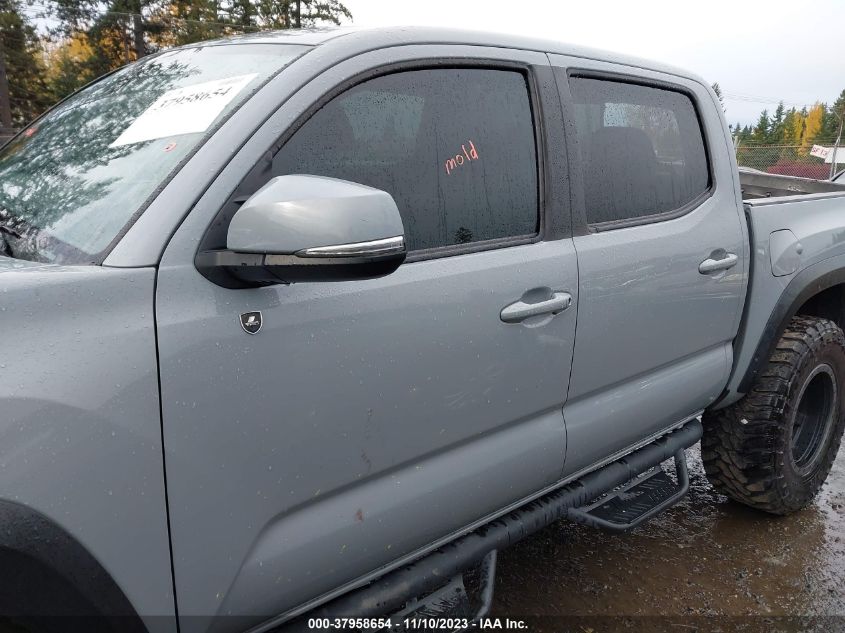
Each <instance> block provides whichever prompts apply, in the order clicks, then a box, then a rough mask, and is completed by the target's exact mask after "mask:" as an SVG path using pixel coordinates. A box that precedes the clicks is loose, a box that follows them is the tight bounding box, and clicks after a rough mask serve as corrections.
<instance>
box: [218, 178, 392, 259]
mask: <svg viewBox="0 0 845 633" xmlns="http://www.w3.org/2000/svg"><path fill="white" fill-rule="evenodd" d="M404 234H405V231H404V228H403V227H402V218H401V216H400V215H399V209H397V208H396V203H395V202H394V201H393V198H392V197H391V195H390V194H389V193H386V192H384V191H379V190H378V189H374V188H372V187H366V186H364V185H359V184H356V183H352V182H346V181H344V180H338V179H337V178H326V177H323V176H309V175H304V174H298V175H289V176H278V177H276V178H273V179H271V180H270V181H269V182H268V183H267V184H266V185H264V186H263V187H261V189H259V190H258V191H256V192H255V193H254V194H253V195H252V196H250V198H249V200H247V201H246V202H245V203H244V204H243V206H242V207H241V208H240V209H238V211H237V213H235V216H234V217H233V218H232V221H231V222H230V223H229V231H228V234H227V240H226V246H227V247H228V248H229V249H231V250H233V251H239V252H243V253H274V254H292V253H296V252H298V251H301V250H306V249H310V248H319V247H323V246H338V245H342V244H354V243H357V242H370V241H375V240H383V239H385V238H389V237H397V236H402V235H404Z"/></svg>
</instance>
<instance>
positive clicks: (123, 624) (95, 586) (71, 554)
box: [0, 500, 146, 633]
mask: <svg viewBox="0 0 845 633" xmlns="http://www.w3.org/2000/svg"><path fill="white" fill-rule="evenodd" d="M0 569H2V570H3V576H4V578H3V581H2V582H0V620H2V619H3V618H5V619H7V620H11V621H13V622H15V623H17V625H18V626H20V627H21V628H22V630H24V631H27V630H32V631H39V632H40V631H45V632H46V631H53V630H56V631H70V630H74V627H78V628H79V630H84V631H91V632H94V631H97V632H99V631H104V632H106V631H128V632H131V633H135V632H137V633H142V632H144V631H146V627H145V626H144V625H143V623H142V622H141V619H140V618H139V617H138V614H137V613H136V612H135V609H134V608H133V606H132V604H131V603H130V602H129V600H128V599H127V597H126V596H125V594H124V593H123V591H122V590H121V589H120V587H119V586H118V585H117V583H116V582H115V581H114V579H113V578H112V577H111V575H110V574H109V573H108V572H107V571H106V570H105V569H104V568H103V566H102V565H100V563H99V562H98V561H97V560H96V559H95V558H94V557H93V556H92V555H91V553H90V552H89V551H88V550H87V549H86V548H85V547H84V546H83V545H82V544H81V543H80V542H79V541H77V540H76V539H75V538H74V537H73V536H71V535H70V534H69V533H68V532H67V531H66V530H64V529H63V528H62V527H61V526H59V525H58V524H56V523H55V522H54V521H52V520H51V519H49V518H48V517H46V516H44V515H43V514H41V513H40V512H38V511H37V510H34V509H33V508H30V507H28V506H25V505H23V504H20V503H17V502H14V501H8V500H0Z"/></svg>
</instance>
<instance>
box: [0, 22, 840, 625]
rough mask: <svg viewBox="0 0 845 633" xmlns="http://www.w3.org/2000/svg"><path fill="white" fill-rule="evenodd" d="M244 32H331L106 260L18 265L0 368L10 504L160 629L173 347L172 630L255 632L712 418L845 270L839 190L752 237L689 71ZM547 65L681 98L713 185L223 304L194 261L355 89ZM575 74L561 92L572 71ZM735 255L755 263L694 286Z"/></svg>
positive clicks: (581, 52)
mask: <svg viewBox="0 0 845 633" xmlns="http://www.w3.org/2000/svg"><path fill="white" fill-rule="evenodd" d="M250 40H251V41H265V40H267V41H273V42H278V43H279V44H280V46H281V45H284V43H285V42H288V43H295V44H306V45H316V46H315V48H314V49H313V50H311V51H310V52H308V53H306V54H305V55H303V56H302V57H301V58H300V59H298V60H297V61H296V62H294V63H293V64H292V65H291V66H290V67H289V68H288V69H286V70H285V71H284V72H282V73H281V74H280V75H279V76H278V77H277V78H275V79H274V80H272V81H271V82H270V83H269V84H268V85H267V86H266V87H264V88H263V89H262V90H260V91H259V93H258V94H257V95H256V96H255V97H253V98H252V99H251V100H249V101H248V102H247V103H246V104H245V105H244V106H243V107H242V108H241V109H240V110H238V111H237V112H236V113H235V114H234V115H233V116H232V117H231V118H230V119H229V120H228V121H227V122H226V123H225V124H224V125H223V126H222V127H221V129H220V130H219V131H218V132H217V133H216V134H214V136H213V137H212V138H211V139H210V140H209V141H208V142H207V143H206V144H205V145H204V146H203V147H202V148H200V150H199V151H198V152H197V154H196V155H195V156H194V157H193V158H191V159H190V160H189V161H188V163H187V164H186V165H185V167H184V168H183V169H182V170H181V171H180V172H179V173H178V174H177V175H176V176H175V177H174V178H173V179H172V180H171V182H170V183H169V184H168V185H167V186H166V187H165V188H164V189H163V190H162V191H161V193H160V194H159V196H158V197H157V198H156V200H155V201H154V202H153V203H152V205H151V206H150V207H149V208H148V209H147V211H146V212H145V213H144V214H143V215H142V216H141V218H140V219H139V220H138V221H137V222H136V223H135V224H134V225H133V226H132V227H131V228H130V229H129V231H128V232H127V233H126V235H125V236H124V237H123V239H122V240H121V242H120V243H119V244H118V246H117V247H116V248H115V249H114V250H113V251H112V253H111V254H110V255H109V257H108V258H107V260H106V267H59V266H42V265H38V264H30V263H25V262H14V261H12V260H8V259H5V258H0V322H3V323H4V324H5V326H6V328H5V331H7V332H14V333H16V336H8V337H6V339H5V340H4V357H3V362H2V364H0V393H2V395H3V416H2V417H0V439H1V440H2V441H0V473H2V477H0V498H2V499H9V500H14V501H16V502H19V503H21V504H24V505H28V506H29V507H31V508H34V509H35V510H37V511H39V512H41V513H42V514H44V515H45V516H47V517H48V518H49V519H50V520H52V521H54V522H55V523H57V524H58V525H60V526H61V527H62V528H64V529H65V530H67V531H68V532H69V533H70V534H71V535H72V536H73V537H74V538H76V539H77V540H78V541H79V542H80V543H82V544H83V545H84V546H85V547H86V548H88V549H89V551H90V552H91V554H92V555H93V556H94V557H95V558H96V559H97V560H98V561H99V562H100V563H101V564H102V565H103V567H104V568H105V569H106V570H107V571H108V572H109V573H110V574H112V575H113V576H114V578H115V580H116V582H117V583H118V585H119V586H120V587H121V589H122V590H123V591H124V592H125V593H126V595H127V597H128V598H129V599H130V600H131V601H132V603H133V604H134V605H135V607H136V608H137V610H138V611H139V612H141V613H143V614H144V615H147V616H153V615H169V616H172V615H173V613H174V588H173V587H172V586H171V579H170V566H169V562H170V561H169V560H168V543H167V536H168V535H167V523H166V521H167V518H166V513H165V505H164V478H163V472H164V471H163V466H164V464H163V463H162V442H161V435H160V433H161V426H160V420H159V400H158V398H159V394H158V388H157V375H156V374H157V366H156V363H157V358H156V351H158V361H159V362H160V367H159V371H160V377H161V387H162V392H161V409H162V412H163V416H164V418H163V421H161V422H163V432H164V440H165V441H164V449H165V450H164V462H165V463H166V465H167V477H168V486H169V487H168V493H169V500H170V512H171V528H172V532H171V537H172V542H173V554H174V557H173V565H174V570H175V580H176V589H177V591H176V595H178V599H179V611H180V614H182V615H185V616H204V617H205V618H208V617H210V616H212V615H215V614H237V615H243V616H246V617H247V620H246V621H249V622H258V621H260V620H262V619H265V618H271V617H273V616H276V615H277V614H279V613H282V612H285V611H286V610H288V609H297V608H302V605H303V604H314V603H315V602H316V601H319V600H321V599H325V598H326V597H328V596H329V595H332V594H336V593H337V592H338V591H341V590H343V589H345V588H348V587H351V586H354V585H356V584H361V583H363V582H365V581H367V580H368V579H371V578H373V577H374V576H375V575H377V574H379V573H382V572H383V571H385V570H386V569H390V568H395V567H396V566H397V565H399V564H400V563H402V562H403V561H405V560H407V559H408V558H409V557H411V556H415V555H419V554H421V553H423V552H425V551H428V550H430V549H431V548H432V547H435V546H437V545H439V544H441V543H443V542H445V541H447V540H449V539H450V538H453V537H455V536H457V535H459V534H461V533H463V532H465V531H466V530H468V529H471V528H472V527H474V526H477V525H479V524H480V523H481V522H484V521H487V520H490V519H491V518H493V517H495V516H498V515H500V514H501V513H502V512H505V511H507V510H508V509H509V508H513V507H514V506H515V505H516V504H519V503H521V502H524V501H525V500H527V499H531V498H534V497H536V496H537V495H539V494H541V493H542V492H544V491H547V490H549V489H550V488H551V487H554V486H559V485H560V484H561V483H562V482H565V481H567V478H568V477H571V476H574V475H576V474H578V473H583V472H586V471H587V470H590V469H593V468H595V467H596V466H597V465H598V464H601V463H604V462H606V461H607V460H608V459H610V458H612V457H613V456H614V455H620V454H623V453H625V452H628V451H630V450H632V449H633V448H634V447H636V446H639V445H642V444H643V443H644V442H647V441H649V440H650V439H652V438H653V437H655V436H656V435H658V434H660V433H661V432H663V431H664V430H665V429H667V428H670V427H672V426H676V425H677V424H678V423H679V422H680V421H682V420H683V419H686V418H688V417H689V416H690V415H695V414H696V413H698V412H699V410H700V409H701V408H703V407H705V406H707V405H708V404H709V403H711V402H712V401H713V400H714V399H715V398H716V397H717V396H718V395H719V393H720V392H721V391H722V389H723V387H724V386H725V384H726V382H727V381H728V373H729V372H730V371H731V369H732V374H731V378H730V381H729V383H728V389H729V390H730V391H729V397H728V399H727V400H725V401H723V402H729V401H731V399H735V398H736V397H738V395H737V393H736V386H737V385H738V384H739V381H740V380H741V377H742V375H743V373H744V370H745V368H747V367H748V366H749V363H750V361H751V357H752V356H753V350H754V348H755V346H756V343H757V342H758V341H759V340H760V338H761V335H762V329H763V327H764V325H765V323H766V321H767V319H768V316H769V315H770V314H771V313H772V310H773V309H774V308H775V306H776V305H777V303H778V301H779V300H781V298H782V293H783V289H784V288H785V286H786V285H787V284H788V283H789V282H790V280H791V279H794V278H795V277H796V275H798V274H801V272H802V271H807V270H812V269H813V268H824V269H829V268H830V265H833V264H831V262H836V264H835V265H836V266H839V267H841V265H840V264H838V262H840V261H845V243H843V242H845V229H843V223H842V219H841V218H842V204H843V197H842V196H840V195H834V194H818V195H809V196H802V197H793V198H784V199H769V200H766V201H759V202H754V203H753V204H751V205H749V207H748V215H749V217H750V224H751V227H752V233H753V241H750V240H749V237H748V224H747V223H746V222H745V221H743V219H742V217H741V204H740V181H739V174H738V172H737V171H736V163H735V159H734V156H733V152H732V147H731V144H730V141H729V135H728V131H727V128H726V125H725V122H724V118H723V117H722V115H721V111H720V109H719V107H718V104H717V101H716V99H715V97H714V95H713V93H712V90H710V89H709V88H707V87H706V85H705V84H704V83H703V82H702V81H701V80H700V79H698V78H696V77H695V76H693V75H690V74H688V73H684V72H682V71H678V70H675V69H672V68H670V67H664V66H659V65H655V64H651V63H648V62H641V61H639V60H633V59H630V58H624V57H620V56H616V55H609V54H604V53H599V52H596V51H590V50H587V49H578V48H570V47H564V46H561V45H557V44H549V43H546V42H542V41H536V40H527V39H520V38H508V37H498V36H490V35H485V34H476V33H462V32H458V31H439V30H429V29H385V30H376V31H366V32H343V33H337V32H335V33H319V32H309V33H302V34H295V35H280V36H276V35H271V36H265V35H261V36H252V37H249V38H243V39H240V40H238V41H250ZM213 45H220V44H219V43H218V44H213ZM508 47H510V48H508ZM545 52H549V53H552V54H553V55H552V56H551V59H552V63H553V64H554V65H555V66H560V67H563V68H564V69H566V68H590V69H592V70H598V71H608V72H613V73H617V74H627V75H630V76H633V77H635V78H646V79H650V80H659V81H665V80H670V81H672V82H674V83H679V84H681V85H683V86H685V87H686V88H687V89H688V90H690V91H691V92H692V93H693V94H694V95H695V96H696V99H697V102H698V106H699V108H700V111H701V116H702V120H703V122H704V125H705V130H706V135H707V141H708V146H709V150H710V154H711V160H712V163H713V168H714V188H713V191H712V195H711V196H710V197H709V198H707V199H706V200H704V201H702V202H701V204H700V205H699V206H697V207H696V208H695V209H692V210H690V211H689V213H687V214H685V215H683V216H681V217H677V218H674V219H667V220H665V221H663V222H659V223H654V224H647V225H641V226H630V227H627V228H624V229H618V230H615V231H606V232H602V233H596V234H593V233H589V232H587V231H586V230H581V231H580V232H579V233H578V234H577V236H576V237H575V238H574V239H572V238H567V237H564V238H562V239H556V240H551V241H543V240H542V239H540V241H537V242H536V243H531V244H520V245H517V246H510V247H504V246H503V247H501V248H498V249H494V250H489V251H484V252H473V253H462V254H457V255H453V256H450V257H443V258H439V259H429V260H423V261H414V262H408V263H406V264H404V265H403V266H401V267H400V268H399V270H397V272H396V273H394V274H392V275H390V276H388V277H385V278H382V279H376V280H368V281H357V282H343V283H335V284H294V285H291V286H273V287H266V288H257V289H241V290H232V289H225V288H220V287H218V286H216V285H214V284H212V283H211V282H210V281H208V280H207V279H205V278H204V277H202V276H201V275H200V274H199V273H198V272H197V271H196V269H195V268H194V263H193V262H194V256H195V254H196V251H197V248H198V246H199V242H200V240H201V237H202V235H203V234H204V233H205V231H206V229H207V228H208V226H209V225H210V224H211V222H212V221H213V220H214V217H215V215H216V213H217V211H218V210H219V208H220V206H221V204H222V203H223V201H224V200H226V199H227V197H228V196H229V195H230V194H231V193H232V191H233V190H234V188H235V187H236V185H237V184H238V182H239V181H240V180H241V179H242V178H243V177H244V176H245V175H246V174H247V173H248V171H249V170H250V169H251V168H252V167H253V165H255V164H256V162H257V161H258V160H259V158H260V157H261V156H262V155H265V154H266V152H268V151H270V150H271V149H272V144H273V143H274V142H275V139H277V138H279V137H280V136H281V134H282V133H283V132H284V131H285V130H287V129H288V128H289V127H290V126H291V125H292V124H293V123H294V122H295V121H296V120H297V119H298V118H299V117H301V115H302V114H303V113H304V112H306V110H308V108H309V107H311V106H312V105H313V104H314V103H315V102H317V101H318V100H319V99H320V98H322V97H323V96H324V95H325V94H326V93H327V92H329V91H330V90H332V89H333V88H334V87H336V86H338V85H339V84H341V83H342V82H343V81H345V80H347V79H348V78H349V77H352V76H355V75H357V74H359V73H362V72H367V71H370V70H373V69H376V68H381V67H384V65H386V64H395V63H397V62H402V61H413V60H442V59H443V58H451V59H453V60H455V59H465V58H483V59H488V60H517V61H521V62H524V63H530V64H536V65H547V64H548V59H549V58H548V57H547V55H546V54H545ZM558 80H559V81H561V82H562V85H561V88H562V92H563V94H564V95H565V94H566V89H565V74H561V75H559V76H558ZM545 123H546V124H549V121H546V122H545ZM578 180H579V179H578V178H573V179H572V182H573V189H572V201H573V204H574V205H575V211H576V212H577V211H578V207H577V205H578V204H579V200H582V199H583V196H582V195H581V194H580V192H579V190H578V187H579V186H580V185H578V184H577V183H578ZM562 202H564V201H560V200H550V201H548V204H549V208H553V207H554V205H556V204H561V203H562ZM565 202H568V201H565ZM565 202H564V203H565ZM554 208H557V207H554ZM565 224H567V225H568V224H569V223H568V222H567V223H565ZM573 225H575V226H577V225H578V221H577V220H576V221H573ZM582 229H583V227H582ZM784 230H789V231H791V232H792V234H794V236H795V238H796V239H797V240H798V241H799V242H800V244H801V246H802V248H801V252H800V253H798V252H797V250H795V254H797V255H798V256H799V257H798V262H797V266H795V262H794V261H792V262H788V261H787V262H786V263H783V262H782V259H783V257H782V256H783V253H784V252H788V251H789V248H790V247H789V246H786V247H785V248H786V251H783V250H781V246H780V245H779V244H780V242H778V240H775V244H776V245H779V246H778V249H779V253H780V254H778V253H775V251H774V249H773V248H770V241H771V240H770V236H771V235H772V234H773V233H775V232H781V231H784ZM717 249H725V250H727V251H729V252H734V253H736V254H737V256H738V258H739V264H738V265H737V266H736V267H734V268H733V269H731V270H730V271H727V272H720V273H718V274H714V275H710V276H703V275H700V274H699V273H698V272H697V267H698V265H699V263H700V262H701V261H703V260H704V259H706V258H708V257H709V256H710V255H712V253H713V252H714V251H716V250H717ZM773 253H774V259H773V257H772V255H773ZM752 258H753V266H750V264H752V261H751V260H752ZM773 265H774V266H776V267H777V268H778V271H779V272H784V274H782V275H781V276H777V277H776V276H774V275H773V274H772V266H773ZM151 266H158V272H157V273H156V270H155V269H154V268H151ZM109 267H111V268H109ZM793 267H795V268H796V272H794V273H789V272H787V271H789V270H791V269H792V268H793ZM750 270H753V275H752V278H751V280H750V294H749V296H748V304H747V305H748V307H747V310H746V311H745V315H744V319H743V311H742V304H743V299H744V298H745V295H746V286H748V284H749V271H750ZM156 274H157V275H158V277H157V280H156V278H155V275H156ZM579 275H580V279H579ZM579 285H580V288H579ZM154 293H155V297H154V296H153V295H154ZM554 293H568V294H569V295H571V296H572V303H571V307H570V308H569V309H566V310H564V311H562V312H560V313H558V314H556V315H551V314H546V315H540V316H537V317H532V318H531V319H528V320H527V321H524V322H522V323H511V324H509V323H504V322H502V320H501V318H500V315H501V312H502V309H503V308H505V307H506V306H508V305H511V304H514V303H516V302H518V301H523V302H527V303H533V302H536V301H542V300H544V299H545V298H548V297H551V296H552V295H553V294H554ZM154 305H155V315H156V325H157V327H158V332H157V333H158V349H157V350H156V332H155V330H154V324H153V314H154V312H153V306H154ZM253 310H260V311H262V314H263V317H264V326H263V328H262V330H261V331H260V332H259V333H258V334H257V335H255V336H249V335H247V334H245V333H244V332H243V330H242V329H241V327H240V325H239V321H238V319H239V315H240V314H241V313H243V312H248V311H253ZM576 319H577V321H578V329H577V339H576V338H575V326H576ZM741 320H742V328H741V329H740V321H741ZM738 331H740V336H739V337H738V338H737V336H736V334H737V332H738ZM33 341H37V344H36V345H33ZM734 359H735V363H734V364H733V366H732V365H731V363H732V361H733V360H734ZM570 368H572V380H571V385H570ZM567 393H568V400H567ZM564 418H565V419H566V425H564ZM576 471H577V472H576ZM149 622H150V623H151V624H152V625H154V626H158V627H161V628H162V630H166V629H168V628H170V629H172V626H173V624H174V622H173V619H172V617H171V619H160V620H153V619H150V620H149ZM227 622H228V625H227ZM243 622H244V621H242V622H241V624H242V623H243ZM182 624H183V630H184V631H200V630H205V629H206V628H207V627H208V626H210V625H211V622H210V621H209V620H208V619H199V618H198V619H192V618H191V617H186V619H184V620H183V621H182ZM237 625H238V624H237V623H234V622H233V621H223V622H222V623H220V626H221V627H222V628H226V627H227V626H229V627H230V628H235V627H236V626H237Z"/></svg>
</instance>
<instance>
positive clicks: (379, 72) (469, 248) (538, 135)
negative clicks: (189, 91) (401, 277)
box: [197, 56, 571, 263]
mask: <svg viewBox="0 0 845 633" xmlns="http://www.w3.org/2000/svg"><path fill="white" fill-rule="evenodd" d="M463 68H473V69H488V70H505V71H516V72H519V73H520V74H521V75H522V76H523V78H524V80H525V84H526V89H527V91H528V101H529V106H530V108H531V119H532V126H533V129H534V151H535V158H536V175H537V192H536V193H537V232H536V233H532V234H528V235H514V236H506V237H499V238H492V239H488V240H478V241H475V242H468V243H466V244H449V245H445V246H437V247H433V248H427V249H418V250H414V251H409V252H408V256H407V258H406V260H405V262H406V263H414V262H420V261H427V260H432V259H440V258H443V257H453V256H456V255H464V254H469V253H478V252H482V251H489V250H495V249H501V248H507V247H511V246H520V245H524V244H534V243H537V242H541V241H548V240H557V239H561V238H564V237H569V236H570V235H571V233H570V231H569V226H567V225H568V224H569V223H568V222H563V225H562V226H561V224H562V223H561V222H560V221H558V222H555V221H554V219H553V213H550V212H549V209H548V206H549V203H550V200H551V198H552V195H551V187H552V186H554V183H553V180H554V178H555V175H554V174H551V173H549V163H550V161H548V160H547V156H548V154H547V151H548V149H549V148H548V143H547V141H546V134H547V129H546V123H545V120H546V118H547V115H546V112H545V109H549V108H555V107H559V100H558V99H559V98H558V96H557V94H554V95H551V97H552V98H551V99H549V95H545V97H544V95H543V94H542V90H543V89H542V87H541V85H540V81H539V79H538V77H537V75H538V74H539V73H542V72H544V71H545V72H551V67H550V66H546V65H537V64H534V63H531V62H523V61H518V60H505V59H497V58H488V57H463V56H461V57H457V56H456V57H431V58H421V59H415V60H405V61H399V62H394V63H391V64H383V65H380V66H378V67H374V68H369V69H367V70H364V71H362V72H359V73H356V74H354V75H351V76H350V77H348V78H346V79H345V80H344V81H342V82H340V83H338V84H335V85H333V86H332V87H331V89H329V90H328V91H326V92H324V93H323V94H322V95H321V96H320V98H319V99H317V100H316V101H314V103H312V104H311V105H310V106H309V107H308V109H307V110H305V112H303V113H302V114H301V115H300V116H298V117H297V118H296V120H295V121H294V122H293V123H292V124H291V125H289V126H288V127H287V129H286V130H285V131H284V132H282V134H281V135H280V136H279V137H278V138H277V139H276V140H275V141H274V142H273V144H272V145H271V146H270V147H269V148H268V150H267V152H265V153H264V155H265V157H269V159H270V160H271V161H272V159H273V157H275V155H276V154H277V153H278V152H279V151H280V150H281V149H282V148H283V147H284V145H285V144H286V143H287V142H288V141H289V140H290V138H291V137H292V136H293V135H294V134H296V133H297V132H298V131H299V130H300V129H301V128H302V127H303V126H304V125H305V123H306V122H308V121H309V120H310V119H311V117H313V116H314V115H315V114H316V113H317V111H319V110H320V109H321V108H322V107H323V106H325V105H326V104H327V103H329V102H330V101H331V100H333V99H334V98H336V97H338V96H339V95H341V94H343V93H344V92H346V91H348V90H350V89H352V88H354V87H355V86H358V85H360V84H362V83H364V82H366V81H369V80H372V79H376V78H378V77H384V76H387V75H392V74H397V73H402V72H408V71H414V70H449V69H463ZM553 83H554V82H553V80H552V85H553ZM551 115H552V118H553V117H554V113H551ZM558 116H559V115H558ZM561 136H562V134H561ZM564 142H565V141H564ZM254 168H255V166H254V167H253V169H254ZM246 177H248V176H245V178H246ZM245 178H243V179H242V180H241V182H243V180H244V179H245ZM238 191H239V188H238V187H236V188H235V192H233V194H232V195H231V196H230V197H229V198H228V199H227V200H226V201H225V202H224V203H223V204H222V205H221V207H220V211H218V213H217V216H216V217H215V220H214V221H213V222H212V223H211V225H210V226H209V228H208V229H207V230H206V234H205V235H204V236H203V238H202V239H201V240H200V245H199V248H198V251H197V252H199V251H201V250H203V249H204V248H208V246H207V244H206V243H207V241H208V240H209V231H210V229H211V228H212V227H214V226H215V225H218V226H219V224H218V222H219V219H220V217H221V215H222V214H223V212H224V211H225V209H226V208H227V207H228V206H229V205H230V203H232V202H235V201H241V202H242V201H243V200H241V198H243V194H242V193H241V194H240V195H238V193H237V192H238ZM556 197H558V198H561V197H562V196H556ZM567 200H568V196H567ZM552 211H553V212H554V214H555V215H560V210H559V209H552ZM565 212H566V213H569V211H568V209H566V210H565ZM228 223H229V221H228V220H227V221H226V222H225V224H226V225H227V226H228Z"/></svg>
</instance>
